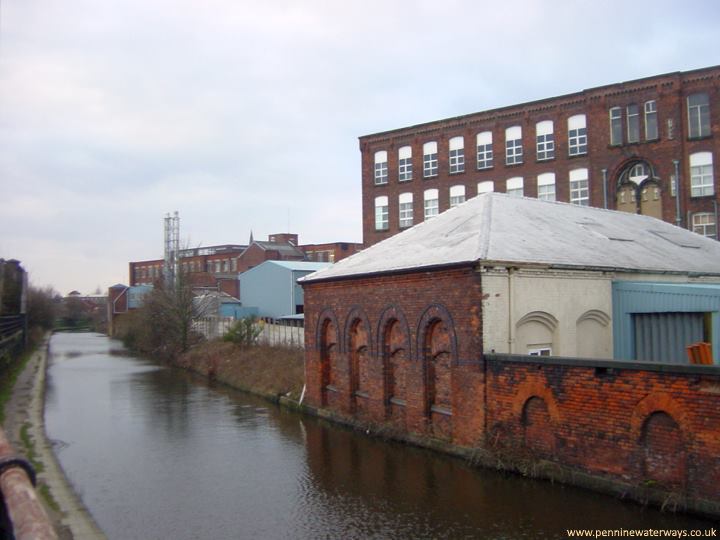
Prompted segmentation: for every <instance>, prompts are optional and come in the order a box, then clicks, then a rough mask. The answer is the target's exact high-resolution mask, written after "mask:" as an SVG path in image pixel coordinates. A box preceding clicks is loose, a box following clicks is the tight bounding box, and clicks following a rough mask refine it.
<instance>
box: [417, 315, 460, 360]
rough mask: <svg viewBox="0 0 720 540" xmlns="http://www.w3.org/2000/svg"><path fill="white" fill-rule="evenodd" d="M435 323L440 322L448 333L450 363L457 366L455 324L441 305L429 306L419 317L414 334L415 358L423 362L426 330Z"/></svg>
mask: <svg viewBox="0 0 720 540" xmlns="http://www.w3.org/2000/svg"><path fill="white" fill-rule="evenodd" d="M436 321H441V322H442V323H443V324H444V325H445V328H446V329H447V332H448V337H449V342H450V343H449V345H450V350H449V351H448V353H450V358H451V362H452V364H453V365H457V361H458V351H457V335H456V334H455V322H454V321H453V318H452V316H451V315H450V312H449V311H448V310H447V308H446V307H445V306H443V305H442V304H431V305H429V306H428V307H427V308H426V309H425V311H424V312H423V314H422V315H421V316H420V320H419V321H418V325H417V331H416V333H415V336H416V342H415V358H416V359H418V360H421V361H423V360H424V358H425V352H426V351H425V348H426V346H427V344H426V341H427V337H428V330H430V329H431V328H432V327H433V324H434V323H435V322H436Z"/></svg>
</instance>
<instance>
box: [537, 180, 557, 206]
mask: <svg viewBox="0 0 720 540" xmlns="http://www.w3.org/2000/svg"><path fill="white" fill-rule="evenodd" d="M537 194H538V199H541V200H543V201H554V200H555V173H543V174H540V175H538V177H537Z"/></svg>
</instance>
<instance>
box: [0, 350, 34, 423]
mask: <svg viewBox="0 0 720 540" xmlns="http://www.w3.org/2000/svg"><path fill="white" fill-rule="evenodd" d="M34 352H35V351H34V349H33V350H28V351H25V352H24V353H23V354H22V355H21V356H20V357H19V358H18V359H17V360H16V361H15V362H12V363H11V364H9V365H8V366H7V367H6V369H5V372H4V373H3V374H2V375H3V376H2V377H0V425H5V405H7V402H8V401H10V398H11V397H12V391H13V388H14V386H15V382H16V381H17V378H18V376H19V375H20V373H22V370H23V369H24V368H25V365H26V364H27V363H28V360H30V357H31V356H32V354H33V353H34Z"/></svg>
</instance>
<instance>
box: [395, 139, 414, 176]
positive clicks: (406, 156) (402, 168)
mask: <svg viewBox="0 0 720 540" xmlns="http://www.w3.org/2000/svg"><path fill="white" fill-rule="evenodd" d="M412 174H413V170H412V148H411V147H409V146H403V147H402V148H400V149H399V150H398V181H399V182H407V181H409V180H412Z"/></svg>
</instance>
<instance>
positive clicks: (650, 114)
mask: <svg viewBox="0 0 720 540" xmlns="http://www.w3.org/2000/svg"><path fill="white" fill-rule="evenodd" d="M657 138H658V117H657V103H656V102H655V101H646V102H645V140H646V141H654V140H656V139H657Z"/></svg>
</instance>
